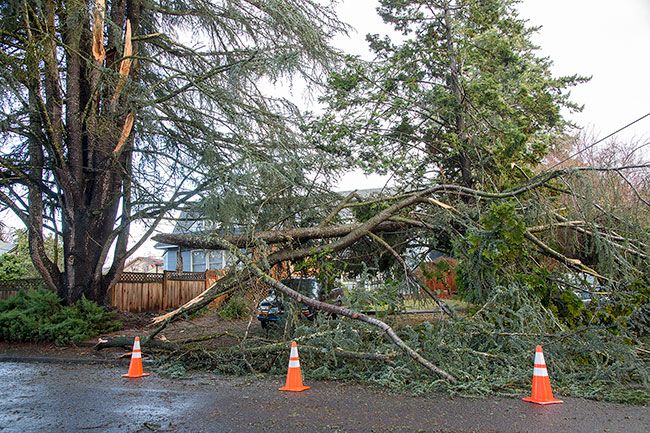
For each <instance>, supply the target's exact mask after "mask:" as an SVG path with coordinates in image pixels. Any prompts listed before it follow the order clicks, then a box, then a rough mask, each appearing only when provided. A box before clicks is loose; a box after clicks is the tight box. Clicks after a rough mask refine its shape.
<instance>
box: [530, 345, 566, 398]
mask: <svg viewBox="0 0 650 433" xmlns="http://www.w3.org/2000/svg"><path fill="white" fill-rule="evenodd" d="M523 400H524V401H529V402H531V403H537V404H554V403H563V402H562V400H556V399H555V398H554V397H553V391H551V380H550V379H549V377H548V370H547V369H546V362H545V361H544V353H543V352H542V346H539V345H538V346H537V347H536V348H535V361H534V366H533V392H532V395H531V396H530V397H525V398H524V399H523Z"/></svg>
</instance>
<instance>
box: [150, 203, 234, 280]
mask: <svg viewBox="0 0 650 433" xmlns="http://www.w3.org/2000/svg"><path fill="white" fill-rule="evenodd" d="M211 229H213V226H212V224H210V222H208V221H206V220H204V219H201V218H200V217H198V216H196V215H192V214H190V213H188V212H182V213H181V215H180V216H179V218H178V221H177V222H176V225H175V226H174V230H173V231H172V233H174V234H190V233H194V234H196V233H202V232H206V231H209V230H211ZM237 231H239V230H235V232H237ZM154 247H155V248H157V249H159V250H163V251H164V253H163V269H164V270H165V271H175V270H176V267H177V264H178V257H179V247H178V246H177V245H169V244H163V243H160V242H158V243H157V244H156V245H154ZM180 257H181V260H182V262H183V269H182V270H183V272H203V271H206V270H208V269H223V268H225V267H227V266H229V265H230V264H231V263H232V262H233V260H232V257H230V253H228V252H227V251H224V250H196V249H189V248H181V249H180Z"/></svg>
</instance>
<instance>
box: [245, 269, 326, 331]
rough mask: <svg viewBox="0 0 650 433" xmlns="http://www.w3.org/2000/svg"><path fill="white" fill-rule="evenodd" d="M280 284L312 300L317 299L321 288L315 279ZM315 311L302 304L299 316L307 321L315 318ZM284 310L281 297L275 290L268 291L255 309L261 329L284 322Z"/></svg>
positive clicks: (292, 280) (297, 279)
mask: <svg viewBox="0 0 650 433" xmlns="http://www.w3.org/2000/svg"><path fill="white" fill-rule="evenodd" d="M281 283H282V284H284V285H285V286H287V287H289V288H290V289H293V290H295V291H296V292H298V293H300V294H301V295H304V296H307V297H309V298H312V299H319V297H320V293H321V287H320V284H319V283H318V281H317V280H316V279H315V278H288V279H286V280H282V281H281ZM316 312H317V311H316V309H315V308H313V307H310V306H309V305H306V304H302V306H301V308H300V315H301V316H302V317H304V318H305V319H307V320H314V319H315V318H316ZM285 313H286V310H285V305H284V301H283V299H282V296H279V295H277V294H276V293H275V290H271V291H269V294H268V296H267V297H266V298H264V299H262V301H261V302H260V304H259V306H258V307H257V320H259V321H260V325H262V328H266V327H268V326H269V324H271V323H278V322H281V321H282V320H284V316H285Z"/></svg>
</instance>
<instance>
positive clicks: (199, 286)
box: [0, 271, 223, 313]
mask: <svg viewBox="0 0 650 433" xmlns="http://www.w3.org/2000/svg"><path fill="white" fill-rule="evenodd" d="M221 276H223V271H206V272H170V271H165V272H163V273H162V274H154V273H140V272H124V273H123V274H122V276H121V277H120V280H119V281H118V282H117V284H115V286H114V287H113V288H112V289H111V291H110V292H109V299H110V303H111V306H112V307H114V308H117V309H118V310H122V311H130V312H132V313H140V312H143V311H162V310H168V309H170V308H177V307H180V306H181V305H183V304H185V303H186V302H187V301H189V300H191V299H192V298H194V297H196V296H197V295H199V294H200V293H201V292H203V291H204V290H205V289H207V288H208V287H209V286H211V285H212V284H213V283H214V282H215V281H217V280H218V279H219V278H221ZM43 287H44V284H43V280H41V279H38V278H30V279H20V280H11V281H0V299H7V298H9V297H11V296H14V295H15V294H17V293H18V291H20V290H30V289H37V288H43ZM220 301H223V299H221V300H220Z"/></svg>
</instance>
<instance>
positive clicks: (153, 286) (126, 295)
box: [110, 271, 216, 313]
mask: <svg viewBox="0 0 650 433" xmlns="http://www.w3.org/2000/svg"><path fill="white" fill-rule="evenodd" d="M206 277H209V275H206V272H170V271H165V272H163V273H162V274H146V273H136V272H125V273H123V274H122V277H121V278H120V281H118V283H117V284H115V286H114V287H113V289H112V290H111V294H110V299H111V305H112V306H113V307H115V308H117V309H119V310H122V311H130V312H132V313H139V312H142V311H161V310H167V309H170V308H176V307H179V306H181V305H183V304H184V303H186V302H187V301H189V300H190V299H192V298H194V297H196V296H197V295H198V294H200V293H201V292H203V291H204V290H205V289H207V288H208V285H209V284H212V283H213V282H214V281H216V278H215V279H211V278H206Z"/></svg>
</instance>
